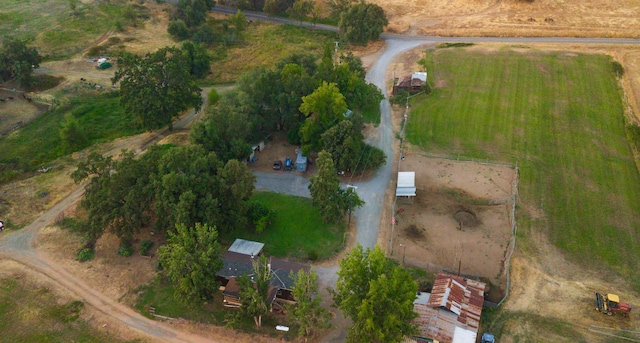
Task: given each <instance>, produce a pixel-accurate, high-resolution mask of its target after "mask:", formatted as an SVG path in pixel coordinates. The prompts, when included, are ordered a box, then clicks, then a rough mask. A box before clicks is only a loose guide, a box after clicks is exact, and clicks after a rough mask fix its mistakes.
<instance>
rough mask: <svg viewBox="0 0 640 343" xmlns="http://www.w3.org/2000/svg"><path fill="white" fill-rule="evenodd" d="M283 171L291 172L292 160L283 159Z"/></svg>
mask: <svg viewBox="0 0 640 343" xmlns="http://www.w3.org/2000/svg"><path fill="white" fill-rule="evenodd" d="M284 170H293V158H291V157H287V158H285V159H284Z"/></svg>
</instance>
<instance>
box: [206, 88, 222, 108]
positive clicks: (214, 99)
mask: <svg viewBox="0 0 640 343" xmlns="http://www.w3.org/2000/svg"><path fill="white" fill-rule="evenodd" d="M207 99H209V106H214V105H215V104H217V103H218V100H220V94H218V91H217V90H216V89H215V88H211V90H210V91H209V93H207Z"/></svg>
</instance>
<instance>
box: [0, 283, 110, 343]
mask: <svg viewBox="0 0 640 343" xmlns="http://www.w3.org/2000/svg"><path fill="white" fill-rule="evenodd" d="M83 307H84V304H83V303H82V302H81V301H70V302H67V303H62V302H60V301H59V299H58V297H57V296H56V295H55V294H53V293H52V292H51V291H50V290H49V289H48V288H46V287H42V286H34V285H30V284H28V283H26V282H25V281H24V280H18V279H9V278H7V279H0V332H2V335H0V342H7V343H9V342H11V343H13V342H33V343H37V342H47V343H50V342H122V341H121V340H118V339H116V338H115V337H111V336H110V335H108V334H107V333H105V332H103V331H98V330H95V329H93V328H92V327H91V326H89V324H87V323H86V322H85V321H84V320H82V319H80V313H81V312H82V310H83Z"/></svg>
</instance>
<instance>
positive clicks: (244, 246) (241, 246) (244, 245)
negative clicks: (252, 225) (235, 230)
mask: <svg viewBox="0 0 640 343" xmlns="http://www.w3.org/2000/svg"><path fill="white" fill-rule="evenodd" d="M262 248H264V243H260V242H254V241H247V240H244V239H240V238H237V239H236V240H235V241H234V242H233V244H231V246H230V247H229V250H228V251H231V252H234V253H238V254H243V255H248V256H251V257H253V256H258V255H260V253H261V252H262Z"/></svg>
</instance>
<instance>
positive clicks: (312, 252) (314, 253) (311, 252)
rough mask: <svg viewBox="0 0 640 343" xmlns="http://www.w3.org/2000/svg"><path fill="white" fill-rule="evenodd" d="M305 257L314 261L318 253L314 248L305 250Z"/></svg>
mask: <svg viewBox="0 0 640 343" xmlns="http://www.w3.org/2000/svg"><path fill="white" fill-rule="evenodd" d="M307 257H308V258H309V261H316V260H318V257H319V255H318V252H317V251H316V250H313V249H312V250H309V251H308V252H307Z"/></svg>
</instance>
